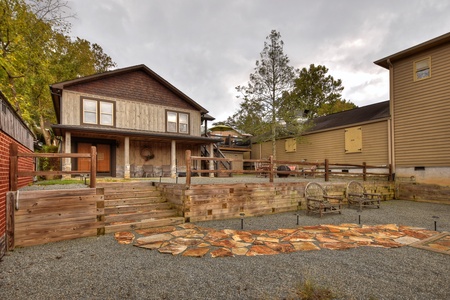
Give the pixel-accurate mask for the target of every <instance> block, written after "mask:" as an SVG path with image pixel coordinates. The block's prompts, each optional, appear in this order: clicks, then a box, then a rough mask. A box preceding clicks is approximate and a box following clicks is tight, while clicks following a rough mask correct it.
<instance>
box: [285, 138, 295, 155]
mask: <svg viewBox="0 0 450 300" xmlns="http://www.w3.org/2000/svg"><path fill="white" fill-rule="evenodd" d="M284 151H285V152H296V151H297V140H296V139H286V140H284Z"/></svg>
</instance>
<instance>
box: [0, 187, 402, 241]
mask: <svg viewBox="0 0 450 300" xmlns="http://www.w3.org/2000/svg"><path fill="white" fill-rule="evenodd" d="M306 184H307V182H285V183H239V184H232V183H230V184H196V185H190V186H188V185H185V184H168V183H154V182H153V183H152V182H124V183H101V184H99V185H98V188H85V189H77V190H51V191H50V190H44V191H42V190H34V191H16V192H9V193H8V196H7V197H8V198H7V199H8V207H11V208H12V210H14V213H13V214H12V216H11V219H12V222H9V223H12V224H13V228H12V232H11V234H10V237H12V239H13V240H12V243H11V245H12V247H10V249H13V248H14V246H31V245H38V244H44V243H48V242H55V241H62V240H68V239H75V238H79V237H87V236H96V235H101V234H105V233H111V232H117V231H123V230H131V229H140V228H149V227H159V226H168V225H177V224H180V223H183V222H185V221H186V222H196V221H207V220H218V219H229V218H239V217H240V216H241V214H242V213H244V214H245V216H246V217H249V216H260V215H266V214H273V213H281V212H288V211H297V210H298V209H305V207H306V205H305V197H304V190H305V186H306ZM322 184H323V185H324V186H325V188H326V189H327V192H328V194H330V195H344V194H345V188H346V183H345V182H339V183H336V182H333V183H331V182H325V183H322ZM363 184H364V186H365V187H366V189H367V190H368V191H370V192H377V193H381V194H383V200H390V199H393V198H394V183H393V182H387V181H386V182H380V181H376V182H375V181H374V182H364V183H363Z"/></svg>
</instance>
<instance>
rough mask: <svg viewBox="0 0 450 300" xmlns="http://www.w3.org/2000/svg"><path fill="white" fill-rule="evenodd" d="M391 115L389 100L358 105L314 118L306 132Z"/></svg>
mask: <svg viewBox="0 0 450 300" xmlns="http://www.w3.org/2000/svg"><path fill="white" fill-rule="evenodd" d="M389 117H390V112H389V100H388V101H383V102H379V103H375V104H371V105H367V106H363V107H358V108H354V109H350V110H346V111H342V112H338V113H335V114H331V115H327V116H323V117H318V118H315V119H313V120H312V123H313V126H312V127H311V128H309V129H308V130H307V132H306V133H313V132H316V131H322V130H327V129H332V128H336V127H342V126H348V125H354V124H358V123H366V122H371V121H377V120H381V119H386V118H389Z"/></svg>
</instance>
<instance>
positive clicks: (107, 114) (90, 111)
mask: <svg viewBox="0 0 450 300" xmlns="http://www.w3.org/2000/svg"><path fill="white" fill-rule="evenodd" d="M82 103H83V104H82V105H83V121H82V123H83V124H95V125H104V126H114V102H110V101H103V100H93V99H83V100H82Z"/></svg>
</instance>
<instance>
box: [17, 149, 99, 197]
mask: <svg viewBox="0 0 450 300" xmlns="http://www.w3.org/2000/svg"><path fill="white" fill-rule="evenodd" d="M9 153H10V162H11V167H10V174H9V184H10V190H11V191H17V187H18V177H28V176H40V175H66V174H86V173H89V178H90V179H89V182H90V187H91V188H95V185H96V180H97V148H96V147H95V146H92V147H91V152H90V153H19V152H18V146H17V145H16V144H14V143H12V144H11V145H10V148H9ZM20 157H36V158H41V157H57V158H88V159H90V163H91V168H90V170H89V171H59V170H58V171H19V158H20Z"/></svg>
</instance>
